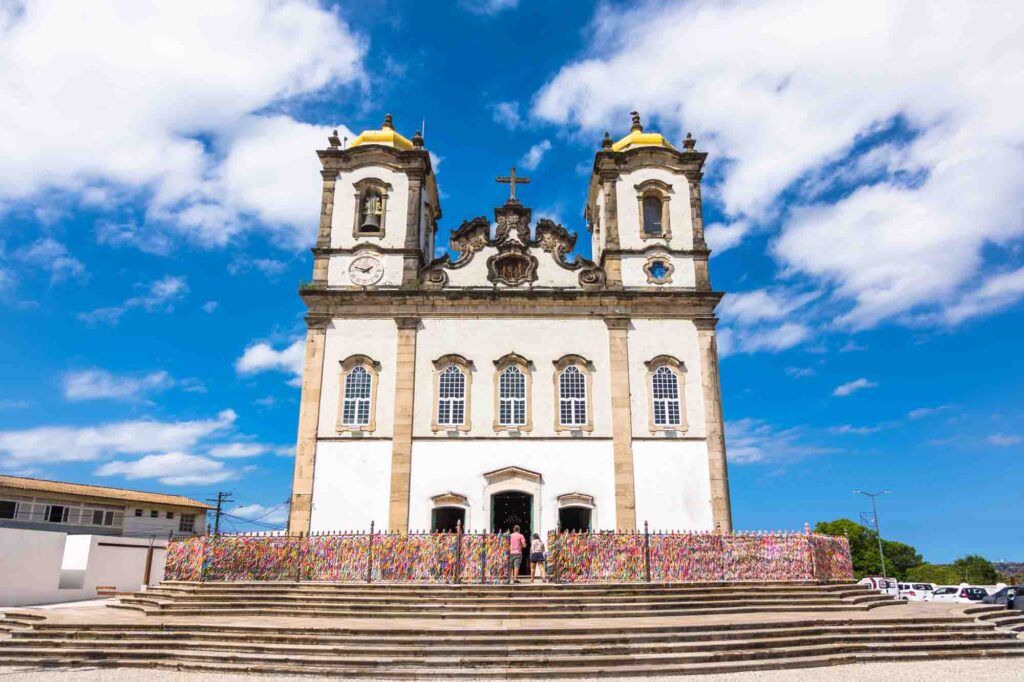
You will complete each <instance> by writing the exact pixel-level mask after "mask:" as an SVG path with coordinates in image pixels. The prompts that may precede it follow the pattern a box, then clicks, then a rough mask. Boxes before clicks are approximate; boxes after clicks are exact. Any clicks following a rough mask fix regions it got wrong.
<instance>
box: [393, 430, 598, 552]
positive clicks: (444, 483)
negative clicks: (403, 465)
mask: <svg viewBox="0 0 1024 682" xmlns="http://www.w3.org/2000/svg"><path fill="white" fill-rule="evenodd" d="M508 466H516V467H520V468H523V469H529V470H530V471H535V472H538V473H540V474H541V476H542V480H541V485H540V495H539V499H538V498H537V497H535V498H534V519H535V524H534V528H533V531H534V532H541V533H546V532H547V531H549V530H554V529H555V528H556V526H557V525H558V502H557V497H558V496H559V495H564V494H565V493H572V492H579V493H584V494H586V495H591V496H593V498H594V503H595V507H596V508H595V510H594V512H593V519H592V523H593V527H594V529H603V530H610V529H613V528H615V471H614V466H613V456H612V443H611V441H610V440H607V439H604V440H591V441H586V440H582V439H581V440H536V439H534V440H528V439H520V440H486V441H479V440H475V441H461V442H460V441H451V440H446V441H423V440H417V441H414V442H413V449H412V474H411V484H410V499H409V527H410V528H416V529H429V528H430V522H431V511H432V509H433V503H432V501H431V499H430V498H431V497H433V496H435V495H439V494H441V493H446V492H449V491H451V492H455V493H459V494H461V495H465V496H466V498H467V499H468V500H469V505H470V509H469V512H468V513H467V518H466V526H467V528H468V529H470V530H483V529H484V528H485V527H487V526H489V524H490V496H489V495H485V491H484V488H485V487H486V485H487V481H486V480H485V479H484V476H483V475H484V474H485V473H487V472H489V471H494V470H496V469H501V468H503V467H508ZM513 487H515V486H513ZM524 491H525V492H529V491H528V490H524ZM385 497H386V494H385ZM536 519H539V520H540V524H539V528H538V527H537V523H536Z"/></svg>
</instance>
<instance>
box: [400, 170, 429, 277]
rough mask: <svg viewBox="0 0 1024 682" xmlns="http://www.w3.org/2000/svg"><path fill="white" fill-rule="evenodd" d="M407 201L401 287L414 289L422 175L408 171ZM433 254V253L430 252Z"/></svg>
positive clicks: (417, 265) (418, 268)
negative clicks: (404, 252)
mask: <svg viewBox="0 0 1024 682" xmlns="http://www.w3.org/2000/svg"><path fill="white" fill-rule="evenodd" d="M408 178H409V203H408V204H407V206H406V219H405V249H406V255H405V256H403V257H402V258H403V260H402V288H403V289H416V288H418V287H419V285H420V259H421V258H422V255H421V253H420V215H421V214H422V212H423V197H422V193H423V176H421V175H415V174H412V173H410V174H409V175H408ZM431 256H433V254H431Z"/></svg>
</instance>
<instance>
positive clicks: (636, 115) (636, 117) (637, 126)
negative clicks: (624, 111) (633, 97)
mask: <svg viewBox="0 0 1024 682" xmlns="http://www.w3.org/2000/svg"><path fill="white" fill-rule="evenodd" d="M629 115H630V116H632V117H633V125H632V127H631V128H630V130H635V131H636V132H638V133H642V132H643V131H644V127H643V126H642V125H640V113H639V112H637V111H631V112H629Z"/></svg>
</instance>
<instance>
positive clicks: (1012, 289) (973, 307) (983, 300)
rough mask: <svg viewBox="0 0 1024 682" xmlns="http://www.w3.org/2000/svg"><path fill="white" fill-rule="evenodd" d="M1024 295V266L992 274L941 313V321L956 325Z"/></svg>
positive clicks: (1008, 303)
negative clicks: (1011, 270)
mask: <svg viewBox="0 0 1024 682" xmlns="http://www.w3.org/2000/svg"><path fill="white" fill-rule="evenodd" d="M1022 296H1024V268H1020V269H1018V270H1014V271H1013V272H1004V273H1000V274H997V275H992V276H991V277H989V278H988V279H986V280H985V281H984V282H982V283H981V286H979V287H977V288H975V289H972V290H969V291H967V292H965V293H964V294H962V295H961V296H960V298H959V299H958V300H957V301H956V303H954V304H953V305H951V306H949V307H948V308H946V309H945V310H943V311H942V313H941V321H942V322H943V323H945V324H948V325H957V324H960V323H961V322H963V321H965V320H969V319H970V318H972V317H978V316H979V315H987V314H989V313H993V312H995V311H997V310H1002V309H1003V308H1008V307H1010V306H1011V305H1013V304H1015V303H1016V302H1017V301H1019V300H1020V299H1021V297H1022Z"/></svg>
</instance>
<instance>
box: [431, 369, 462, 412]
mask: <svg viewBox="0 0 1024 682" xmlns="http://www.w3.org/2000/svg"><path fill="white" fill-rule="evenodd" d="M437 386H438V391H437V423H438V424H440V425H441V426H461V425H462V424H463V423H464V422H465V421H466V375H465V374H463V373H462V370H461V369H459V368H458V367H456V366H455V365H448V366H447V367H445V368H444V371H442V372H441V376H440V377H438V382H437Z"/></svg>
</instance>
